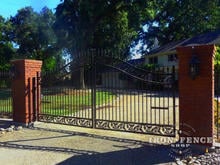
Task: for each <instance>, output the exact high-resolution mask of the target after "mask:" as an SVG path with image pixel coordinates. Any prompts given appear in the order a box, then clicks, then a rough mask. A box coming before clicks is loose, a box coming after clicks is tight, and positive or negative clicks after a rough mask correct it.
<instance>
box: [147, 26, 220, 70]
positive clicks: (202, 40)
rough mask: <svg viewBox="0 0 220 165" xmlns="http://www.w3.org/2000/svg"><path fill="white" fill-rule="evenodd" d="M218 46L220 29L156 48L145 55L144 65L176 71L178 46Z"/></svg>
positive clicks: (219, 43)
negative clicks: (173, 67) (174, 69)
mask: <svg viewBox="0 0 220 165" xmlns="http://www.w3.org/2000/svg"><path fill="white" fill-rule="evenodd" d="M209 44H215V45H220V29H219V30H216V31H213V32H208V33H205V34H200V35H197V36H195V37H192V38H188V39H184V40H180V41H176V42H171V43H168V44H166V45H163V46H161V47H157V48H155V49H153V50H152V51H150V52H149V53H148V54H147V55H145V63H146V64H156V65H158V66H163V67H164V66H165V67H171V66H175V68H176V70H177V69H178V57H177V53H176V48H177V47H179V46H197V45H209Z"/></svg>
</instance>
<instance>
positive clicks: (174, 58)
mask: <svg viewBox="0 0 220 165" xmlns="http://www.w3.org/2000/svg"><path fill="white" fill-rule="evenodd" d="M176 60H177V55H176V54H169V55H168V61H169V62H173V61H176Z"/></svg>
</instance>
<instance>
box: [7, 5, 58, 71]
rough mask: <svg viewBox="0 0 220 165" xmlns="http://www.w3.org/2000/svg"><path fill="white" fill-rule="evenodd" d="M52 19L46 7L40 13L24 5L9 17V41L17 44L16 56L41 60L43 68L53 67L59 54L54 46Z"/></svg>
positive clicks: (53, 18)
mask: <svg viewBox="0 0 220 165" xmlns="http://www.w3.org/2000/svg"><path fill="white" fill-rule="evenodd" d="M54 21H55V16H54V14H53V13H52V11H51V10H50V9H48V8H46V7H45V8H43V9H42V10H41V12H40V13H37V12H34V11H33V8H31V7H25V8H22V9H20V10H19V11H18V13H17V14H16V15H15V16H14V17H11V18H10V22H11V24H12V26H13V30H12V31H11V41H12V42H14V43H15V45H16V46H17V58H30V59H38V60H43V61H44V64H43V68H44V69H46V70H51V69H53V68H54V67H55V65H56V64H57V61H59V60H60V54H61V52H60V50H58V49H57V47H56V40H57V38H56V35H55V33H54V30H53V24H54Z"/></svg>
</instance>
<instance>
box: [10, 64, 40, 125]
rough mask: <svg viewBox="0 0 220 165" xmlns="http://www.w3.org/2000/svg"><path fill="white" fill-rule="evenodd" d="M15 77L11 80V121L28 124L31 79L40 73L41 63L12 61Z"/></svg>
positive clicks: (31, 111)
mask: <svg viewBox="0 0 220 165" xmlns="http://www.w3.org/2000/svg"><path fill="white" fill-rule="evenodd" d="M12 65H13V66H14V67H15V73H16V76H15V77H14V79H13V80H12V100H13V121H14V122H18V123H24V124H28V123H30V122H32V120H33V100H32V99H33V98H32V97H33V96H32V94H31V93H32V78H33V77H36V75H37V72H40V71H41V66H42V61H36V60H15V61H12Z"/></svg>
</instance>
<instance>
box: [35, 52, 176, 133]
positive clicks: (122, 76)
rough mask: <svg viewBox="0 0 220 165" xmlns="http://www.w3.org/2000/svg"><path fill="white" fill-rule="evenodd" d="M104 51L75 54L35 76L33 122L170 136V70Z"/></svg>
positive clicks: (173, 90) (173, 119) (172, 111)
mask: <svg viewBox="0 0 220 165" xmlns="http://www.w3.org/2000/svg"><path fill="white" fill-rule="evenodd" d="M142 64H143V59H138V60H129V61H123V60H120V58H116V56H115V55H114V56H112V55H111V54H108V53H106V52H104V51H98V52H95V53H94V51H92V52H90V51H89V52H84V53H79V54H78V56H76V59H74V60H73V61H72V62H70V63H68V64H66V65H65V66H63V67H61V69H58V70H56V71H53V72H50V73H49V72H47V73H44V74H43V75H42V76H41V88H42V90H41V110H40V111H39V113H38V120H39V121H43V122H52V123H60V124H68V125H75V126H83V127H89V128H97V129H107V130H117V131H126V132H136V133H145V134H157V135H164V136H175V130H176V104H177V103H176V88H175V87H176V85H175V82H176V81H175V68H174V67H172V69H171V68H159V67H156V68H154V69H152V68H148V69H143V68H141V67H140V66H141V65H142Z"/></svg>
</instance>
